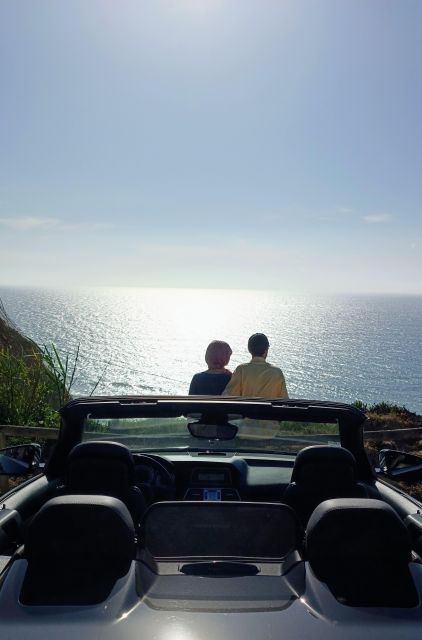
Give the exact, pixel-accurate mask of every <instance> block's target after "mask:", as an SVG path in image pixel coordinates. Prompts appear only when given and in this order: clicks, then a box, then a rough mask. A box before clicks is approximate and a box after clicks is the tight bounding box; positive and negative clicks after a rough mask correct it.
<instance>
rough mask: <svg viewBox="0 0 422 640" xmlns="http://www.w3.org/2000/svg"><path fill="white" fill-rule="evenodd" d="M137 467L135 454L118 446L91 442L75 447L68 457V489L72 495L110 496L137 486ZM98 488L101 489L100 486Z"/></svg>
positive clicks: (116, 443) (109, 443) (102, 442)
mask: <svg viewBox="0 0 422 640" xmlns="http://www.w3.org/2000/svg"><path fill="white" fill-rule="evenodd" d="M134 479H135V467H134V462H133V458H132V454H131V452H130V451H129V449H128V448H127V447H125V446H124V445H123V444H120V443H119V442H109V441H107V442H104V441H102V440H99V441H96V440H92V441H89V442H81V443H80V444H77V445H76V446H75V447H73V449H72V451H71V452H70V453H69V457H68V486H69V489H70V490H72V491H75V492H76V491H86V490H88V492H89V493H93V494H95V493H97V492H98V493H101V494H103V493H105V494H107V493H108V491H107V485H105V484H104V483H107V484H110V486H111V489H112V492H113V490H116V488H117V489H119V488H121V489H122V490H123V489H126V490H127V487H128V486H131V485H133V484H134ZM97 485H98V486H97Z"/></svg>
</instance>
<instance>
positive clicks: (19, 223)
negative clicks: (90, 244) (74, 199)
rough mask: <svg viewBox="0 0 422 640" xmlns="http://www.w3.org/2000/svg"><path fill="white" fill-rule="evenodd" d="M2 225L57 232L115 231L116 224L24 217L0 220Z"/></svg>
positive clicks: (10, 227)
mask: <svg viewBox="0 0 422 640" xmlns="http://www.w3.org/2000/svg"><path fill="white" fill-rule="evenodd" d="M0 225H3V226H4V227H7V228H8V229H13V230H14V231H32V230H34V229H37V230H38V229H40V230H44V229H53V228H54V229H55V230H57V231H102V230H104V229H113V228H114V227H115V225H114V224H112V223H108V222H65V221H63V220H59V219H58V218H38V217H34V216H24V217H21V218H0Z"/></svg>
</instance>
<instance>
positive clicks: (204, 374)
mask: <svg viewBox="0 0 422 640" xmlns="http://www.w3.org/2000/svg"><path fill="white" fill-rule="evenodd" d="M208 375H209V374H208V371H200V372H199V373H195V375H194V376H193V378H192V380H198V378H205V377H206V376H208Z"/></svg>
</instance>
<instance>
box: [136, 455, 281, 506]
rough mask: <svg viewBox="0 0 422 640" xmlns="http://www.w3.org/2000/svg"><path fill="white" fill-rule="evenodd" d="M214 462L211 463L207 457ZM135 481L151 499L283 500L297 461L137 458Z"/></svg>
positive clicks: (245, 457)
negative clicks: (294, 463) (146, 491)
mask: <svg viewBox="0 0 422 640" xmlns="http://www.w3.org/2000/svg"><path fill="white" fill-rule="evenodd" d="M211 455H212V459H208V456H209V457H211ZM133 457H134V461H135V469H136V481H137V484H138V485H139V486H140V487H141V488H145V486H147V488H148V491H149V494H150V499H151V500H152V501H156V500H199V501H232V500H252V501H253V500H256V501H265V500H268V501H274V500H280V497H281V495H282V493H283V490H284V488H285V487H286V486H287V485H288V484H289V482H290V478H291V474H292V469H293V462H294V458H293V457H289V456H277V457H275V456H268V455H243V456H240V455H239V454H235V455H233V454H220V455H215V454H206V453H204V454H198V453H196V452H195V453H184V454H163V455H158V454H134V456H133Z"/></svg>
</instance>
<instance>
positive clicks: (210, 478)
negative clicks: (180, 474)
mask: <svg viewBox="0 0 422 640" xmlns="http://www.w3.org/2000/svg"><path fill="white" fill-rule="evenodd" d="M196 480H197V482H221V483H223V484H224V482H225V480H226V474H225V473H224V472H215V471H198V474H197V476H196Z"/></svg>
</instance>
